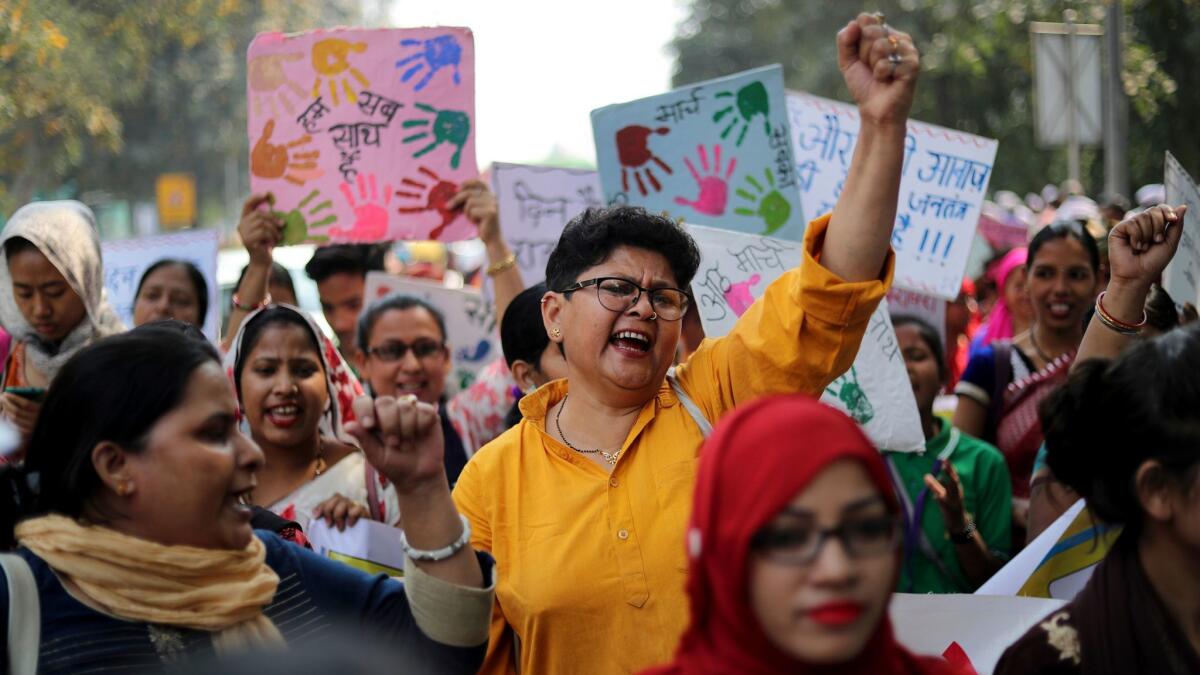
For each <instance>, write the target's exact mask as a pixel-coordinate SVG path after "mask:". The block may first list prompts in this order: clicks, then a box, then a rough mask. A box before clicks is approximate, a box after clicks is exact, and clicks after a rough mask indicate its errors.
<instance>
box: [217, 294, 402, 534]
mask: <svg viewBox="0 0 1200 675" xmlns="http://www.w3.org/2000/svg"><path fill="white" fill-rule="evenodd" d="M225 367H226V372H227V374H228V375H229V377H230V379H232V380H233V382H234V384H235V388H236V390H237V395H238V402H239V404H240V406H241V410H242V414H243V416H244V419H245V422H246V424H247V425H248V426H249V430H250V436H251V437H252V438H253V439H254V441H255V442H256V443H258V444H259V446H260V447H261V448H262V449H263V453H264V454H265V455H266V458H267V463H266V467H264V468H263V469H262V470H261V471H260V472H259V476H258V483H259V487H258V488H257V489H256V490H255V491H254V494H252V495H251V498H250V499H251V503H253V504H258V505H261V506H264V507H266V508H268V509H270V510H271V511H274V512H275V513H277V514H278V515H280V516H281V517H283V518H285V519H287V520H291V521H295V522H297V523H299V524H300V526H301V527H302V528H304V529H307V528H308V523H309V521H310V519H311V518H313V517H315V516H321V517H325V518H326V520H327V521H329V522H331V523H332V522H335V521H336V524H337V525H339V526H342V525H347V524H349V525H353V524H354V523H355V522H356V521H357V520H358V519H359V518H360V517H363V516H366V515H370V517H371V518H372V519H374V520H379V521H381V522H386V523H391V524H396V523H398V522H399V518H400V511H399V507H398V505H397V502H396V493H395V489H394V488H393V487H392V486H391V485H390V484H388V483H387V481H386V480H381V477H380V476H379V474H378V473H376V472H375V470H374V469H372V468H371V467H370V466H369V465H368V464H367V462H366V460H365V459H364V457H363V454H362V452H360V451H359V449H358V446H357V445H356V442H355V440H354V438H352V437H351V436H350V435H349V434H347V433H346V431H345V426H344V425H345V424H346V423H347V422H351V421H353V420H352V419H346V417H347V416H348V414H350V415H352V414H353V402H354V399H355V398H356V397H358V396H361V395H362V393H363V389H362V385H360V384H359V382H358V380H357V379H355V378H354V375H352V374H351V373H350V370H349V369H348V368H347V367H346V364H345V362H344V361H342V357H341V354H340V353H338V350H337V348H336V347H334V345H333V342H331V341H330V340H329V338H327V337H325V335H324V334H323V333H322V332H321V330H320V329H319V328H318V327H317V325H316V323H315V322H314V321H313V319H312V317H310V316H309V315H308V314H307V313H305V312H304V311H302V310H299V309H297V308H295V307H289V306H287V305H272V306H270V307H268V308H266V309H261V310H258V311H256V312H254V313H251V314H250V315H249V316H248V317H247V319H246V321H244V322H243V323H242V324H241V327H240V329H239V330H238V333H237V336H236V337H235V338H234V341H233V346H232V348H231V349H230V350H229V352H228V353H226V355H225Z"/></svg>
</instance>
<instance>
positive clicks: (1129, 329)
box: [1096, 291, 1148, 336]
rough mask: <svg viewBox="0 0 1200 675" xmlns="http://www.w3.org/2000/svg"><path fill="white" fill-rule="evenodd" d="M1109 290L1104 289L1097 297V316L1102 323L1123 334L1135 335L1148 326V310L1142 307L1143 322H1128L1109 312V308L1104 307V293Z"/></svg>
mask: <svg viewBox="0 0 1200 675" xmlns="http://www.w3.org/2000/svg"><path fill="white" fill-rule="evenodd" d="M1107 292H1108V291H1104V292H1103V293H1101V294H1100V297H1098V298H1096V316H1097V317H1099V318H1100V323H1102V324H1104V325H1105V326H1107V327H1108V328H1109V330H1112V331H1115V332H1117V333H1120V334H1121V335H1130V336H1133V335H1138V334H1140V333H1141V332H1142V329H1143V328H1145V327H1146V321H1147V319H1148V317H1147V316H1146V310H1145V309H1144V308H1143V309H1142V321H1141V323H1128V322H1126V321H1122V320H1120V319H1118V318H1117V317H1115V316H1113V315H1112V314H1109V313H1108V310H1106V309H1104V295H1105V293H1107Z"/></svg>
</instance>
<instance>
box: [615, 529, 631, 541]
mask: <svg viewBox="0 0 1200 675" xmlns="http://www.w3.org/2000/svg"><path fill="white" fill-rule="evenodd" d="M628 538H629V530H624V529H622V530H617V539H620V540H621V541H625V540H626V539H628Z"/></svg>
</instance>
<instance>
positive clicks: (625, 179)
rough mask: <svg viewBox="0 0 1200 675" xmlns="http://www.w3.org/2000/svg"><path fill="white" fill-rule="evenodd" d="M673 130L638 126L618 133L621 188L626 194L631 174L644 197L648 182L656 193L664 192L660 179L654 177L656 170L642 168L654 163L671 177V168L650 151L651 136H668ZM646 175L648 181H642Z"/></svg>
mask: <svg viewBox="0 0 1200 675" xmlns="http://www.w3.org/2000/svg"><path fill="white" fill-rule="evenodd" d="M670 131H671V130H670V129H668V128H666V127H659V128H657V129H651V128H650V127H643V126H641V125H638V124H633V125H630V126H627V127H625V128H623V129H621V130H620V131H618V132H617V159H618V160H619V161H620V162H621V187H622V189H624V190H625V192H629V174H630V173H632V174H633V177H634V179H635V180H636V181H637V187H638V192H640V193H641V194H642V196H643V197H645V196H646V182H647V181H648V182H649V183H650V187H652V188H654V191H655V192H660V191H662V184H661V183H659V182H658V177H657V176H655V175H654V170H653V169H652V168H651V167H648V166H647V167H646V168H644V169H643V168H641V167H643V166H645V165H646V164H648V163H650V162H654V163H655V164H657V165H658V166H659V168H661V169H662V170H663V171H665V172H667V175H671V174H672V173H673V172H672V171H671V167H669V166H667V164H666V162H663V161H662V159H661V158H659V157H658V155H655V154H654V152H653V151H651V150H650V145H649V142H650V136H651V135H652V134H659V135H661V136H665V135H667V133H669V132H670ZM643 173H644V174H645V176H646V180H645V181H643V180H642V174H643Z"/></svg>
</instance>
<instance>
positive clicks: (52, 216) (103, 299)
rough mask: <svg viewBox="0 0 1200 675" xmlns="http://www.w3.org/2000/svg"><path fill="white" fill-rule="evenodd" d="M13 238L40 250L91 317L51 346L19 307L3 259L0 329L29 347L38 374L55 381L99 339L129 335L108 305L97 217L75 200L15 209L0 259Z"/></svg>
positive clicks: (0, 239) (0, 242)
mask: <svg viewBox="0 0 1200 675" xmlns="http://www.w3.org/2000/svg"><path fill="white" fill-rule="evenodd" d="M14 237H21V238H23V239H27V240H29V242H31V243H32V244H33V245H34V246H36V247H37V249H38V250H39V251H41V253H42V255H44V256H46V259H47V260H49V261H50V264H51V265H54V267H55V269H57V270H58V271H59V273H61V274H62V275H63V277H64V278H65V279H66V280H67V283H68V284H69V285H70V286H71V290H73V291H75V293H76V294H77V295H78V296H79V298H80V299H81V300H82V301H83V306H84V307H85V308H86V309H87V317H86V318H85V319H84V320H83V321H80V322H79V325H77V326H75V328H73V329H72V330H71V332H70V333H69V334H68V335H67V337H66V338H64V339H63V340H62V342H59V343H57V344H49V343H47V342H46V341H45V340H43V339H42V338H41V337H40V336H39V335H38V334H37V331H35V330H34V329H33V327H32V326H30V325H29V322H28V321H26V320H25V316H24V315H23V314H21V310H20V309H19V308H18V307H17V301H16V299H15V298H14V297H13V282H12V274H11V273H10V272H9V269H8V256H7V255H2V254H0V323H3V325H4V328H5V329H6V330H8V332H9V333H11V334H12V335H13V337H14V338H15V339H17V340H20V341H22V342H24V343H25V345H26V347H27V350H26V355H27V356H28V357H29V360H30V362H31V363H32V364H33V366H34V368H37V369H38V370H39V371H41V373H42V374H44V375H45V376H46V378H47V379H49V380H53V379H54V376H55V375H57V374H58V370H59V369H60V368H62V366H63V365H64V364H65V363H66V362H67V361H68V360H70V358H71V357H72V356H74V355H75V352H77V351H79V350H80V349H81V348H83V347H84V346H86V345H87V344H89V343H90V342H92V341H93V340H95V339H98V338H102V337H105V336H108V335H112V334H114V333H120V332H122V331H124V330H125V326H124V325H123V324H122V323H121V320H120V319H119V318H117V314H116V312H114V311H113V308H112V307H111V306H110V305H109V304H108V294H107V292H106V291H105V290H104V270H103V264H102V258H101V255H100V237H99V235H98V234H97V232H96V217H95V216H94V215H92V210H91V209H89V208H88V207H87V206H85V205H83V204H82V203H80V202H77V201H74V200H63V201H50V202H33V203H31V204H26V205H25V206H22V207H21V208H19V209H17V212H16V213H14V214H13V216H12V218H10V219H9V221H8V223H7V224H6V225H5V226H4V230H3V232H0V253H2V252H3V249H4V247H5V245H6V244H7V243H8V241H9V240H10V239H13V238H14Z"/></svg>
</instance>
